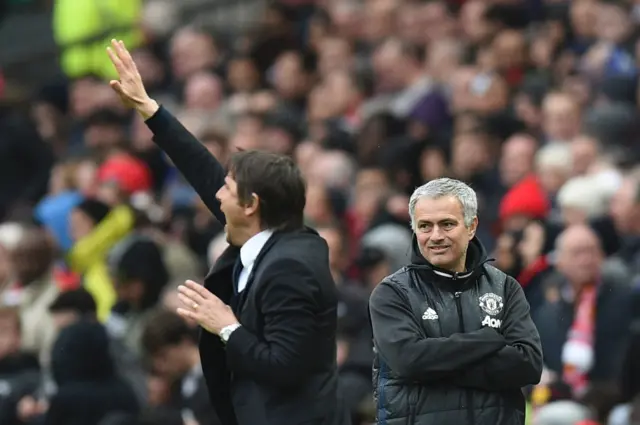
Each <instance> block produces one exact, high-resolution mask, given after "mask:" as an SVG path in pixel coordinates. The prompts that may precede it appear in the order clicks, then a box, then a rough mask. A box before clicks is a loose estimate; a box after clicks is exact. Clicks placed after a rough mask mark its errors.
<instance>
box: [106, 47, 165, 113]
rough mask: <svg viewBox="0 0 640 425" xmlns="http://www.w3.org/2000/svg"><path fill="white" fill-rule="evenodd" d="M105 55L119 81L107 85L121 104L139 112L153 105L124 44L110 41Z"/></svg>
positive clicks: (112, 81)
mask: <svg viewBox="0 0 640 425" xmlns="http://www.w3.org/2000/svg"><path fill="white" fill-rule="evenodd" d="M107 53H108V54H109V58H110V59H111V62H112V63H113V66H114V67H115V68H116V71H117V72H118V77H119V80H111V81H110V82H109V85H110V86H111V88H112V89H113V90H114V91H115V92H116V93H117V94H118V96H119V97H120V100H121V101H122V103H123V104H124V105H125V106H127V107H129V108H133V109H137V110H139V111H140V110H141V108H143V107H144V106H145V105H149V104H150V103H154V102H153V101H152V100H151V98H150V97H149V95H148V94H147V91H146V90H145V88H144V84H143V82H142V77H141V76H140V73H139V72H138V68H137V67H136V64H135V62H134V61H133V58H132V57H131V54H130V53H129V51H128V50H127V48H126V47H125V45H124V42H122V40H120V41H118V40H111V46H109V47H107Z"/></svg>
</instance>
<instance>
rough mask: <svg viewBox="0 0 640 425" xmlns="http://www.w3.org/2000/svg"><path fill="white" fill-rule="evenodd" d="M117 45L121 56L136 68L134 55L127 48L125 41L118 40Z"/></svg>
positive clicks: (125, 61)
mask: <svg viewBox="0 0 640 425" xmlns="http://www.w3.org/2000/svg"><path fill="white" fill-rule="evenodd" d="M117 45H118V54H119V55H120V58H122V60H123V62H124V63H125V64H128V65H130V66H131V67H133V68H134V69H135V68H136V63H135V62H134V60H133V57H131V53H129V50H127V48H126V47H125V45H124V41H122V40H120V41H118V42H117Z"/></svg>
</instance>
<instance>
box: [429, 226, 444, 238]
mask: <svg viewBox="0 0 640 425" xmlns="http://www.w3.org/2000/svg"><path fill="white" fill-rule="evenodd" d="M429 239H431V241H433V242H441V241H443V240H444V234H443V232H442V231H441V230H440V227H438V226H434V227H433V230H432V231H431V237H430V238H429Z"/></svg>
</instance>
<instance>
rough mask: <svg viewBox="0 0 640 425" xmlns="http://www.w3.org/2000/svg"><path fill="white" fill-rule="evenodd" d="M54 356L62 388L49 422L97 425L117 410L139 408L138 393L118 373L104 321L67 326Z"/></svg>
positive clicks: (53, 365) (54, 368) (51, 424)
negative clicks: (112, 357)
mask: <svg viewBox="0 0 640 425" xmlns="http://www.w3.org/2000/svg"><path fill="white" fill-rule="evenodd" d="M51 356H52V358H51V368H52V373H53V377H54V379H55V381H56V384H57V386H58V391H57V393H56V394H55V396H53V398H52V399H51V401H50V406H49V410H48V411H47V413H46V416H45V420H44V424H45V425H97V424H98V423H99V422H100V421H101V420H102V419H103V418H104V417H105V416H107V414H108V413H111V412H114V411H121V412H131V413H136V412H137V410H138V408H139V406H138V403H137V401H136V396H135V393H134V392H133V390H132V389H131V387H130V386H129V385H127V384H126V383H125V382H124V381H122V380H121V379H119V378H118V377H117V375H116V372H115V367H114V364H113V361H112V359H111V355H110V350H109V339H108V336H107V332H106V330H105V328H104V327H103V326H102V325H101V324H99V323H96V322H94V321H80V322H78V323H75V324H72V325H70V326H68V327H66V328H64V329H63V330H62V331H61V332H60V335H59V336H58V338H57V340H56V342H55V344H54V346H53V350H52V354H51Z"/></svg>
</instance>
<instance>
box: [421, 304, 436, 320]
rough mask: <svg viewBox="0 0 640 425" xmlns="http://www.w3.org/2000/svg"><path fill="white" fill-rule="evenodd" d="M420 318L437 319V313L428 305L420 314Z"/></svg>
mask: <svg viewBox="0 0 640 425" xmlns="http://www.w3.org/2000/svg"><path fill="white" fill-rule="evenodd" d="M422 320H438V313H436V311H435V310H434V309H432V308H431V307H429V308H428V309H427V310H426V311H425V312H424V314H423V315H422Z"/></svg>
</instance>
